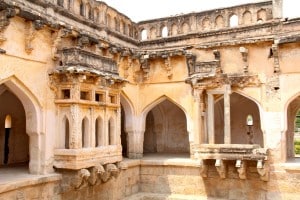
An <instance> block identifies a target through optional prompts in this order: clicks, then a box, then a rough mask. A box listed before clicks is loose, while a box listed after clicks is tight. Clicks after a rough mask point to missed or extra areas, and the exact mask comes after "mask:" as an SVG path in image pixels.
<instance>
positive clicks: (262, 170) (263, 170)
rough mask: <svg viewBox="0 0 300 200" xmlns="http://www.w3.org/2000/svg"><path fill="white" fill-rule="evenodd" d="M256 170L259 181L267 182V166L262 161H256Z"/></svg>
mask: <svg viewBox="0 0 300 200" xmlns="http://www.w3.org/2000/svg"><path fill="white" fill-rule="evenodd" d="M256 168H257V172H258V174H259V175H260V179H261V180H263V181H269V166H268V165H267V164H266V163H264V162H263V161H262V160H258V161H257V166H256Z"/></svg>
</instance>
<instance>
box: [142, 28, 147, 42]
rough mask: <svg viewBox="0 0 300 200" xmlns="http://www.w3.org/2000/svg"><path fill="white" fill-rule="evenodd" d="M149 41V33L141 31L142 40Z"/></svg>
mask: <svg viewBox="0 0 300 200" xmlns="http://www.w3.org/2000/svg"><path fill="white" fill-rule="evenodd" d="M147 39H148V33H147V30H146V29H143V30H142V31H141V40H147Z"/></svg>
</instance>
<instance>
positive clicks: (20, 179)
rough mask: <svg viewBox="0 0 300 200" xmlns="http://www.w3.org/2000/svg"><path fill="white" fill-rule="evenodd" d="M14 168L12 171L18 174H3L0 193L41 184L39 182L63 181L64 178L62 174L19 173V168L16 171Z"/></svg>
mask: <svg viewBox="0 0 300 200" xmlns="http://www.w3.org/2000/svg"><path fill="white" fill-rule="evenodd" d="M13 170H14V169H11V170H10V171H11V173H13V174H17V176H14V177H11V178H9V177H5V176H7V174H5V175H3V176H2V175H1V173H0V175H1V179H2V180H1V182H0V194H2V193H4V192H9V191H12V190H19V189H20V188H23V187H30V186H34V185H39V184H48V183H51V182H57V181H61V179H62V175H61V174H47V175H31V174H28V172H27V173H25V171H24V173H22V174H20V175H19V173H21V172H20V171H19V170H18V169H16V170H18V172H17V173H15V172H14V171H13Z"/></svg>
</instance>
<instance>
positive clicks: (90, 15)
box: [88, 9, 93, 20]
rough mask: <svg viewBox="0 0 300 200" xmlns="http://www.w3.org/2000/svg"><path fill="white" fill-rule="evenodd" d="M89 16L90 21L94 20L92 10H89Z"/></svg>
mask: <svg viewBox="0 0 300 200" xmlns="http://www.w3.org/2000/svg"><path fill="white" fill-rule="evenodd" d="M88 15H89V19H90V20H93V12H92V9H90V10H89V14H88Z"/></svg>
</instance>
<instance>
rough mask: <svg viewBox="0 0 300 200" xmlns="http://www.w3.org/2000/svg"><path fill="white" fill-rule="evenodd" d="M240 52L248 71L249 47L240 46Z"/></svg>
mask: <svg viewBox="0 0 300 200" xmlns="http://www.w3.org/2000/svg"><path fill="white" fill-rule="evenodd" d="M240 53H241V54H242V58H243V62H244V68H243V69H244V73H248V66H249V64H248V49H247V48H245V47H240Z"/></svg>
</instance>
